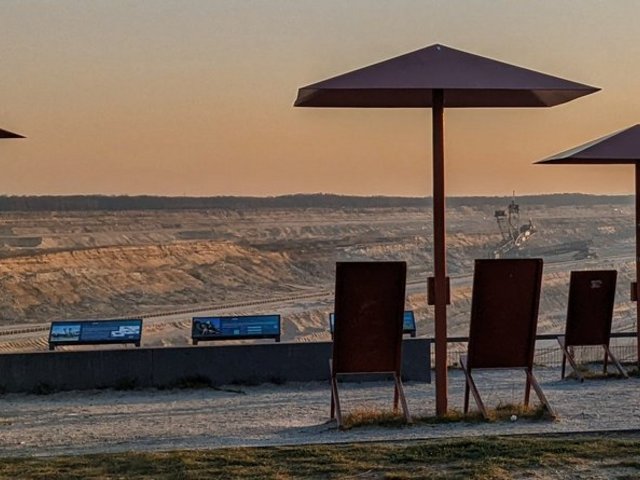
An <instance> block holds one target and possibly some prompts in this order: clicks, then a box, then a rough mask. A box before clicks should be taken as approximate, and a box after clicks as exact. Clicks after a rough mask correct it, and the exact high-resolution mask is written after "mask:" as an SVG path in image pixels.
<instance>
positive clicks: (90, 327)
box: [49, 318, 142, 350]
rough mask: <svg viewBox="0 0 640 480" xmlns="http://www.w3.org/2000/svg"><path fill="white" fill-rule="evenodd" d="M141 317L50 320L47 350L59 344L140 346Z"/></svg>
mask: <svg viewBox="0 0 640 480" xmlns="http://www.w3.org/2000/svg"><path fill="white" fill-rule="evenodd" d="M141 337H142V319H141V318H127V319H121V320H73V321H63V322H51V329H50V330H49V350H54V349H55V348H56V347H58V346H61V345H100V344H127V343H132V344H134V345H135V346H136V347H139V346H140V340H141Z"/></svg>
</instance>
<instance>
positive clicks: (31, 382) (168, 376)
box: [0, 338, 431, 392]
mask: <svg viewBox="0 0 640 480" xmlns="http://www.w3.org/2000/svg"><path fill="white" fill-rule="evenodd" d="M430 345H431V343H430V341H429V340H427V339H422V338H419V339H406V340H404V343H403V352H402V353H403V367H402V376H403V378H404V379H405V380H407V381H420V382H430V381H431V367H430V363H429V362H430ZM330 357H331V342H318V343H310V342H309V343H263V344H254V345H221V344H206V345H203V344H200V345H198V346H195V347H194V346H191V347H176V348H135V349H127V350H106V349H105V350H93V351H79V352H74V351H55V352H38V353H16V354H7V355H0V390H3V391H6V392H36V391H47V390H83V389H92V388H105V387H110V388H113V387H115V388H126V387H134V386H135V387H171V386H175V385H176V384H179V383H180V382H184V381H185V380H188V379H190V378H192V379H193V378H200V379H208V381H210V382H211V383H212V384H214V385H225V384H231V383H238V384H258V383H265V382H275V383H281V382H307V381H319V380H328V379H329V358H330Z"/></svg>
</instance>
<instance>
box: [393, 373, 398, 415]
mask: <svg viewBox="0 0 640 480" xmlns="http://www.w3.org/2000/svg"><path fill="white" fill-rule="evenodd" d="M394 380H395V375H394ZM398 396H399V394H398V383H397V382H395V387H394V389H393V412H394V413H397V412H398Z"/></svg>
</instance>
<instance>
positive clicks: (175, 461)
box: [0, 434, 640, 480]
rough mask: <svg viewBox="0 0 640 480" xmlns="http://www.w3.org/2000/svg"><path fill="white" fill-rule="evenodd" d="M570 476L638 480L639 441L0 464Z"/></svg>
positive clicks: (295, 473)
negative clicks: (594, 474) (591, 474)
mask: <svg viewBox="0 0 640 480" xmlns="http://www.w3.org/2000/svg"><path fill="white" fill-rule="evenodd" d="M575 471H580V472H581V473H583V474H585V475H586V473H588V472H589V471H598V472H603V471H604V472H606V475H605V477H606V478H619V479H623V478H638V476H639V475H640V435H638V436H632V437H629V438H618V437H614V436H610V435H603V434H601V435H582V436H581V435H574V436H557V435H556V436H521V437H481V438H468V439H446V440H429V441H415V442H397V443H359V444H341V445H326V444H324V445H305V446H288V447H269V448H228V449H216V450H185V451H173V452H160V453H118V454H98V455H79V456H60V457H45V458H41V457H39V458H33V457H28V458H5V459H0V478H1V479H15V478H20V479H53V480H55V479H131V478H134V479H167V480H169V479H172V480H177V479H181V480H187V479H205V478H237V479H279V480H285V479H295V478H327V479H330V478H368V479H369V478H375V479H378V478H379V479H416V478H434V479H440V478H452V479H463V478H464V479H467V478H471V479H478V480H483V479H492V478H499V479H510V478H531V476H532V475H541V472H542V473H544V472H554V474H553V475H551V476H549V477H545V476H544V475H543V476H542V477H540V476H535V477H534V478H565V477H562V476H561V475H560V474H562V472H573V473H575ZM558 475H560V476H558ZM571 478H574V477H571ZM576 478H579V477H576ZM598 478H600V477H598Z"/></svg>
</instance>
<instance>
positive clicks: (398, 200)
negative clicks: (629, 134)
mask: <svg viewBox="0 0 640 480" xmlns="http://www.w3.org/2000/svg"><path fill="white" fill-rule="evenodd" d="M511 198H512V197H511V196H495V197H478V196H475V197H448V198H447V205H448V206H451V207H460V206H481V205H487V204H489V205H497V206H500V205H505V206H506V205H507V204H508V203H509V202H510V201H511ZM633 198H634V197H633V196H632V195H587V194H581V193H561V194H546V195H523V196H519V197H516V201H517V203H519V204H521V205H536V204H546V205H549V206H590V205H598V204H611V205H628V204H632V203H633V201H634V200H633ZM431 206H432V198H431V197H393V196H355V195H336V194H325V193H314V194H295V195H281V196H273V197H240V196H238V197H235V196H217V197H163V196H154V195H131V196H130V195H24V196H7V195H5V196H0V211H4V212H39V211H95V210H106V211H118V210H209V209H225V210H246V209H273V208H283V209H285V208H412V207H431Z"/></svg>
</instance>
